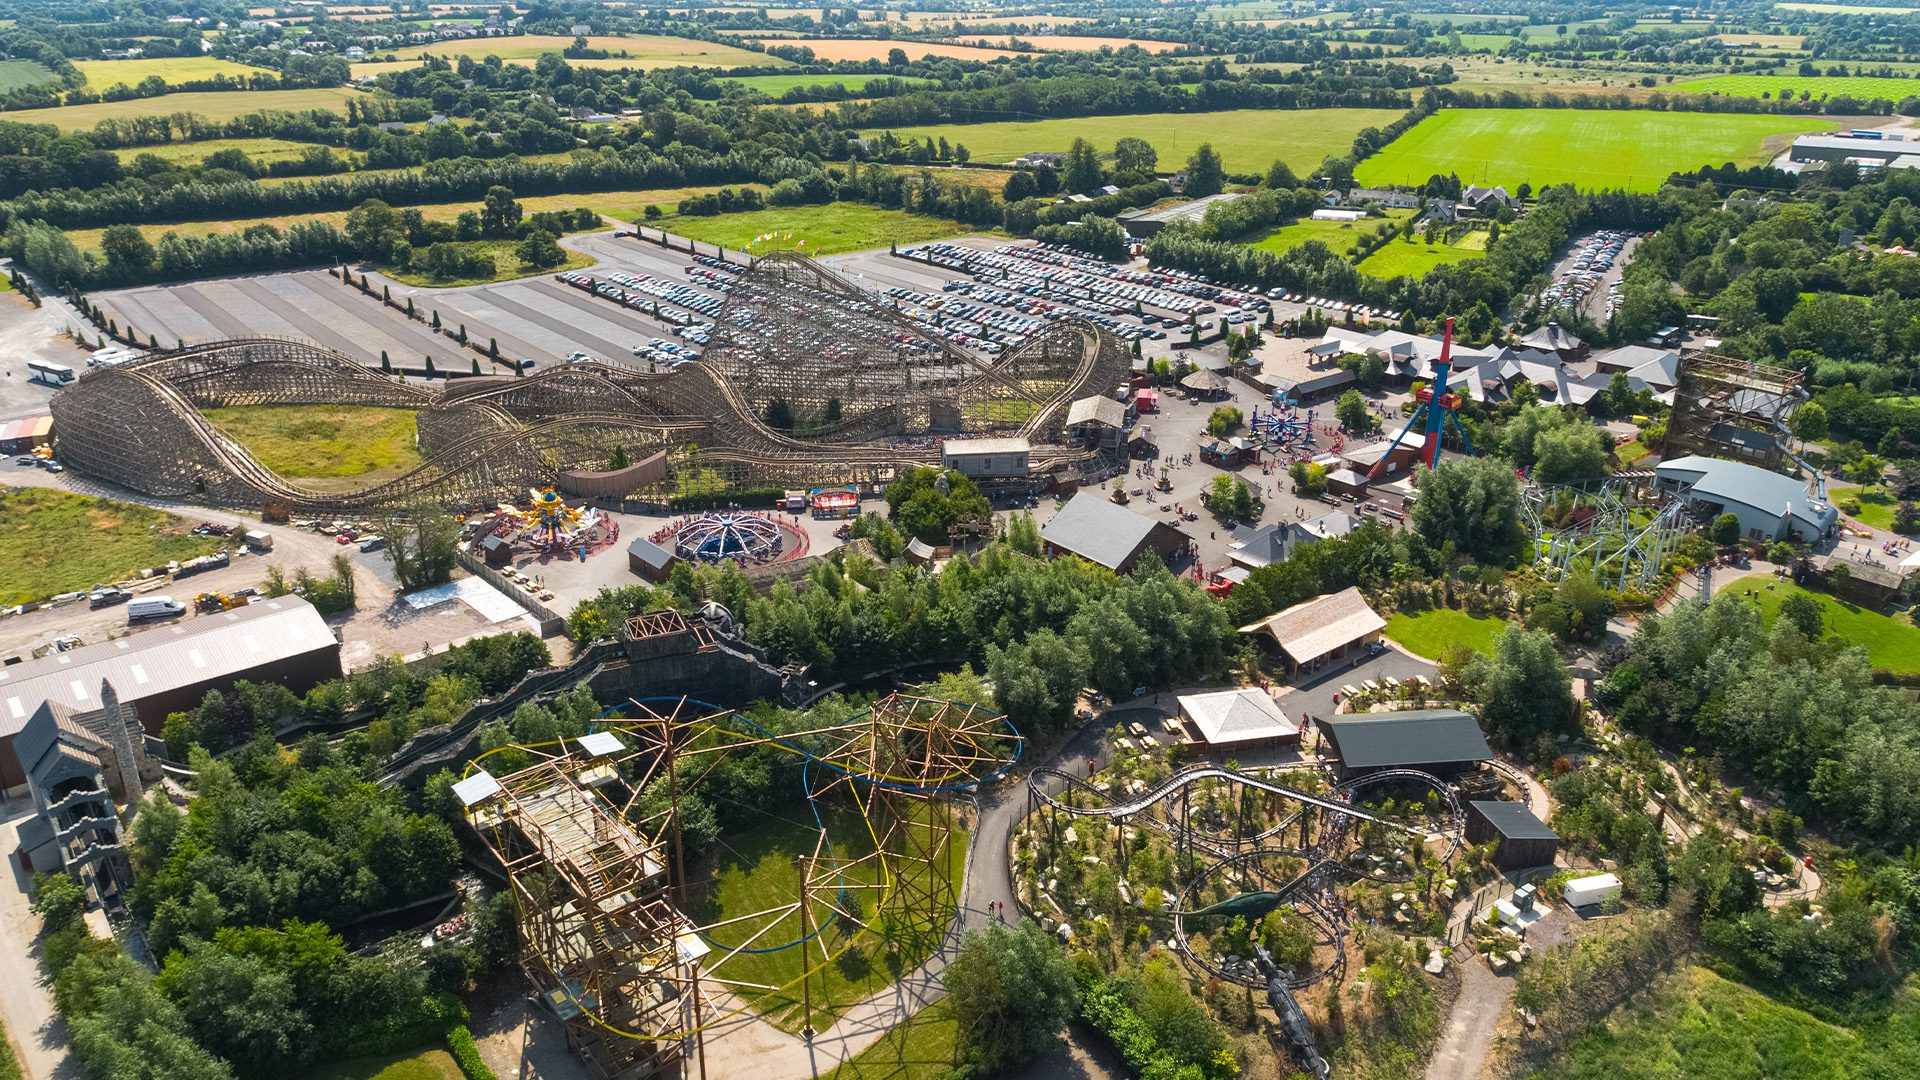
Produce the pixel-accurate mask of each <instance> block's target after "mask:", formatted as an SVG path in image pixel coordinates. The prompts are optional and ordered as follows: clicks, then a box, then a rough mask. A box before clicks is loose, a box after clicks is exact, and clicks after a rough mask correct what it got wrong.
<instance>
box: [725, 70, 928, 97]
mask: <svg viewBox="0 0 1920 1080" xmlns="http://www.w3.org/2000/svg"><path fill="white" fill-rule="evenodd" d="M896 78H897V79H899V80H900V81H901V82H905V83H911V84H913V85H915V86H925V85H927V84H929V83H931V82H933V80H932V79H924V78H921V77H920V76H917V75H728V76H725V77H724V78H719V79H715V80H713V81H714V82H718V83H732V84H733V85H735V86H744V87H746V88H747V89H749V90H758V91H760V92H761V93H763V94H765V95H767V96H768V97H773V98H777V97H779V96H780V95H781V94H784V93H786V92H787V91H789V90H796V89H799V88H800V87H803V86H843V87H845V88H846V89H847V92H848V93H850V94H857V93H859V92H860V91H862V90H864V89H866V88H867V84H868V83H870V82H872V81H873V80H875V79H896Z"/></svg>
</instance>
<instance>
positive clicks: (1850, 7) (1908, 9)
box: [1773, 3, 1920, 15]
mask: <svg viewBox="0 0 1920 1080" xmlns="http://www.w3.org/2000/svg"><path fill="white" fill-rule="evenodd" d="M1773 6H1774V7H1775V8H1776V9H1779V10H1784V11H1812V12H1816V13H1818V14H1821V15H1912V14H1913V13H1914V12H1916V11H1920V7H1913V6H1911V5H1900V4H1884V5H1883V4H1802V3H1787V4H1775V5H1773Z"/></svg>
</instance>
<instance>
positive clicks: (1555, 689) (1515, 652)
mask: <svg viewBox="0 0 1920 1080" xmlns="http://www.w3.org/2000/svg"><path fill="white" fill-rule="evenodd" d="M1421 501H1425V495H1424V494H1423V495H1422V497H1421ZM1415 505H1418V504H1417V503H1416V504H1415ZM1461 680H1462V682H1463V683H1464V684H1465V686H1466V688H1467V693H1468V696H1469V698H1470V700H1473V701H1475V702H1477V703H1478V704H1479V705H1480V709H1481V713H1480V715H1481V720H1482V721H1483V722H1484V723H1485V724H1486V726H1487V730H1488V732H1489V733H1490V734H1492V735H1493V736H1495V737H1496V738H1498V739H1500V740H1501V741H1503V742H1505V743H1506V744H1507V745H1509V746H1520V745H1524V744H1526V743H1529V742H1531V741H1533V740H1534V739H1536V738H1538V737H1540V736H1542V735H1552V734H1557V733H1559V732H1561V731H1564V730H1566V729H1567V727H1568V726H1569V724H1570V722H1571V721H1572V719H1573V680H1572V677H1571V676H1570V675H1568V673H1567V666H1566V664H1564V663H1562V662H1561V660H1560V653H1559V652H1558V651H1557V650H1556V649H1555V648H1554V645H1553V638H1551V637H1549V636H1548V635H1547V634H1545V633H1544V632H1542V631H1539V630H1528V629H1524V628H1522V627H1520V626H1513V625H1510V626H1508V627H1507V628H1506V630H1505V631H1503V632H1502V633H1501V634H1500V636H1499V637H1498V638H1496V639H1494V643H1493V653H1492V655H1489V656H1476V657H1474V659H1473V660H1472V661H1471V662H1470V663H1469V664H1468V665H1467V668H1466V670H1465V671H1464V672H1463V673H1462V676H1461Z"/></svg>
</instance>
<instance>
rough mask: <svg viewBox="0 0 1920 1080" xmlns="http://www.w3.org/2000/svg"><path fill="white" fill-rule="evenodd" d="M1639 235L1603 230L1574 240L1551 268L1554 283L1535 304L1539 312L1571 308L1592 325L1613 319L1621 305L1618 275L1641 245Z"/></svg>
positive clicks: (1623, 271)
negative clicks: (1591, 321)
mask: <svg viewBox="0 0 1920 1080" xmlns="http://www.w3.org/2000/svg"><path fill="white" fill-rule="evenodd" d="M1640 239H1641V237H1640V235H1639V234H1638V233H1627V232H1620V231H1618V230H1613V229H1603V230H1601V231H1599V232H1595V233H1588V234H1587V235H1585V236H1581V237H1577V238H1575V239H1574V241H1573V242H1572V243H1571V244H1569V245H1568V246H1567V252H1566V254H1564V255H1562V256H1561V257H1560V260H1559V261H1558V262H1556V263H1554V265H1553V284H1551V285H1549V286H1547V288H1546V291H1545V292H1542V293H1541V294H1540V296H1539V298H1538V299H1537V300H1536V303H1537V304H1538V305H1539V309H1540V310H1541V311H1548V310H1551V309H1553V308H1556V307H1571V308H1573V309H1574V310H1575V311H1576V312H1579V313H1580V314H1582V315H1585V316H1587V317H1589V318H1591V319H1593V320H1594V321H1595V322H1605V321H1606V320H1608V319H1610V318H1612V317H1613V313H1614V310H1615V309H1616V308H1617V307H1619V304H1620V275H1622V274H1623V273H1625V272H1626V269H1627V264H1628V263H1629V262H1631V261H1632V260H1633V252H1634V249H1635V248H1637V247H1639V246H1640Z"/></svg>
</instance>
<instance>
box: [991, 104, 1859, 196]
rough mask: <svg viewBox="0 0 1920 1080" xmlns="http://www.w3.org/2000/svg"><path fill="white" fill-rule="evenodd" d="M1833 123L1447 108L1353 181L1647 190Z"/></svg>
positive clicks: (1764, 156)
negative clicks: (1450, 179)
mask: <svg viewBox="0 0 1920 1080" xmlns="http://www.w3.org/2000/svg"><path fill="white" fill-rule="evenodd" d="M1837 126H1838V124H1837V123H1836V122H1835V121H1833V120H1830V119H1824V118H1821V117H1815V116H1766V115H1748V114H1734V113H1677V112H1676V113H1657V112H1626V111H1608V112H1601V111H1593V110H1574V109H1447V110H1444V111H1442V112H1440V113H1437V114H1435V115H1433V116H1430V117H1428V118H1427V119H1425V120H1422V121H1421V122H1420V123H1419V124H1417V125H1415V127H1414V128H1413V130H1411V131H1409V132H1407V133H1406V134H1405V135H1402V136H1400V137H1399V138H1398V139H1395V140H1394V141H1393V142H1391V143H1389V144H1388V145H1387V146H1386V147H1385V148H1383V149H1382V150H1381V151H1380V152H1379V153H1377V154H1375V155H1374V156H1373V157H1370V158H1368V159H1367V160H1365V161H1363V162H1361V163H1360V165H1359V167H1358V168H1356V169H1355V170H1354V176H1355V178H1356V179H1358V180H1359V181H1360V182H1361V183H1363V184H1367V185H1372V186H1386V185H1390V184H1421V183H1424V182H1425V181H1426V180H1427V178H1428V177H1430V176H1432V175H1433V174H1434V173H1437V172H1452V173H1456V174H1458V175H1459V177H1460V179H1461V180H1462V181H1464V182H1467V183H1476V184H1487V185H1494V184H1500V185H1504V186H1505V187H1506V188H1507V189H1508V190H1509V191H1511V190H1513V189H1514V188H1515V187H1518V186H1519V185H1520V184H1522V183H1527V184H1532V185H1533V186H1534V187H1536V188H1539V187H1543V186H1545V185H1548V184H1573V185H1575V186H1577V187H1580V188H1584V189H1589V190H1598V189H1602V188H1625V189H1627V190H1632V191H1652V190H1653V189H1655V188H1657V187H1659V186H1660V183H1661V181H1663V180H1665V179H1666V177H1667V175H1668V174H1669V173H1672V172H1673V171H1675V170H1677V169H1697V168H1699V167H1701V166H1703V165H1720V164H1724V163H1726V162H1729V161H1731V162H1734V163H1736V164H1740V165H1760V164H1764V163H1765V162H1767V161H1769V160H1771V159H1772V158H1773V156H1774V154H1775V153H1777V152H1778V151H1779V149H1780V148H1781V147H1782V146H1784V145H1785V144H1786V143H1787V142H1788V141H1789V140H1790V139H1791V137H1792V136H1794V135H1796V134H1805V133H1809V132H1816V131H1831V130H1833V129H1834V128H1835V127H1837ZM976 153H977V151H976Z"/></svg>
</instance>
